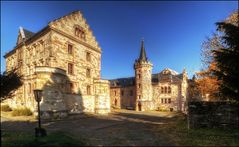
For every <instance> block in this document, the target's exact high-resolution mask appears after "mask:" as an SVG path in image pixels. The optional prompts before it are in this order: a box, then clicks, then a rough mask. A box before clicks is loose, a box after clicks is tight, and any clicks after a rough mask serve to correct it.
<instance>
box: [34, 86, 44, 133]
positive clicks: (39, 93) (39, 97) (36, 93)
mask: <svg viewBox="0 0 239 147" xmlns="http://www.w3.org/2000/svg"><path fill="white" fill-rule="evenodd" d="M34 97H35V100H36V101H37V109H38V128H35V136H36V137H38V136H46V130H45V129H43V128H41V111H40V102H41V100H42V90H39V89H35V90H34Z"/></svg>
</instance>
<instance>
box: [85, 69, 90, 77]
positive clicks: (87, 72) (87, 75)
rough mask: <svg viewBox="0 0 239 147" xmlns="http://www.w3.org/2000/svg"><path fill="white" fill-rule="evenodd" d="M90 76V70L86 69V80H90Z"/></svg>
mask: <svg viewBox="0 0 239 147" xmlns="http://www.w3.org/2000/svg"><path fill="white" fill-rule="evenodd" d="M90 76H91V74H90V69H89V68H87V69H86V77H87V78H90Z"/></svg>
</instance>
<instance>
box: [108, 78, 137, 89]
mask: <svg viewBox="0 0 239 147" xmlns="http://www.w3.org/2000/svg"><path fill="white" fill-rule="evenodd" d="M134 85H135V78H134V77H128V78H119V79H113V80H110V87H128V86H134Z"/></svg>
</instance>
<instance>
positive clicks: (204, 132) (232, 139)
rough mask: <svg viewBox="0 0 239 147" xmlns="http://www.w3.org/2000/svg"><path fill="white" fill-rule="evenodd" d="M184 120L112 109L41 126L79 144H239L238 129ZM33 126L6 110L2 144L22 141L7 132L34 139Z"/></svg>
mask: <svg viewBox="0 0 239 147" xmlns="http://www.w3.org/2000/svg"><path fill="white" fill-rule="evenodd" d="M186 122H187V119H186V116H185V115H184V114H182V113H177V112H158V111H148V112H136V111H130V110H114V111H113V112H112V113H110V114H109V115H102V116H101V115H95V114H74V115H71V116H69V118H67V119H62V120H51V121H49V120H48V121H43V127H44V128H45V129H46V130H47V133H48V134H49V135H50V136H51V134H56V135H57V136H56V138H58V139H57V141H61V139H59V138H65V137H69V136H71V137H73V138H74V141H72V142H75V143H76V144H74V145H78V144H77V143H78V142H80V143H81V144H79V145H93V146H107V145H114V146H120V145H121V146H122V145H129V146H177V145H207V146H208V145H232V146H233V145H238V144H239V141H238V135H239V134H238V130H222V129H203V128H202V129H197V130H188V129H187V123H186ZM36 126H37V121H36V120H34V119H33V118H31V117H25V118H20V117H19V118H16V117H15V118H14V117H9V116H7V115H6V114H4V115H1V129H2V137H1V140H2V145H3V146H14V145H16V144H17V146H19V145H21V137H20V139H19V140H18V141H16V140H14V141H13V142H15V143H12V144H11V143H10V142H9V141H8V139H9V134H10V136H11V135H12V136H14V135H16V138H18V137H19V136H25V137H27V138H32V139H33V140H34V128H35V127H36ZM19 134H20V135H19ZM53 138H54V137H53ZM16 142H17V143H16ZM9 143H10V144H9ZM25 145H26V144H23V145H22V146H25ZM46 145H47V144H46ZM67 145H68V144H67ZM51 146H52V144H51ZM53 146H59V144H58V145H56V144H55V145H54V144H53ZM60 146H64V144H60Z"/></svg>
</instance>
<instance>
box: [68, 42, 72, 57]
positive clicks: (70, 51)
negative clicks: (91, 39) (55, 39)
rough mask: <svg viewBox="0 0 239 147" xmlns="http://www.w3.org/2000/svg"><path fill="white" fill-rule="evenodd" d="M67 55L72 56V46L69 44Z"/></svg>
mask: <svg viewBox="0 0 239 147" xmlns="http://www.w3.org/2000/svg"><path fill="white" fill-rule="evenodd" d="M68 54H70V55H72V54H73V46H72V45H71V44H68Z"/></svg>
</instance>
